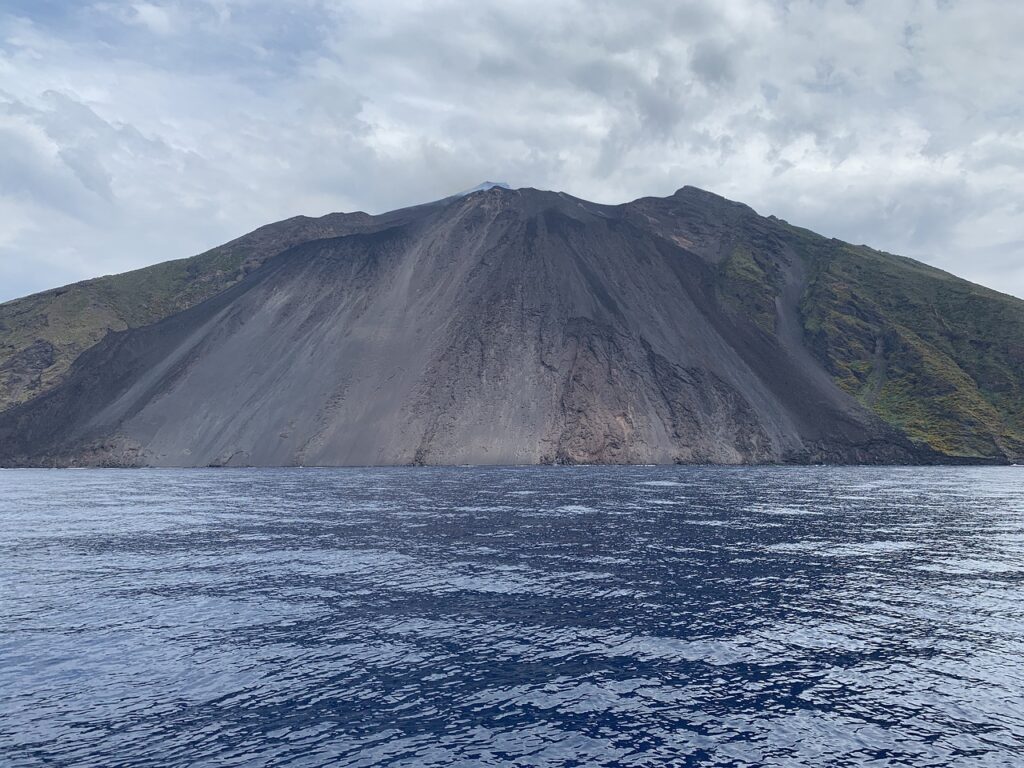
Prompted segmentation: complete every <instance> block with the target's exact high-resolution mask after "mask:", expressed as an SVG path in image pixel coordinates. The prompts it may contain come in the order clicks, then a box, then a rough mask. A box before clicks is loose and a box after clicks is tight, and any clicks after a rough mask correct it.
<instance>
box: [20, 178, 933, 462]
mask: <svg viewBox="0 0 1024 768" xmlns="http://www.w3.org/2000/svg"><path fill="white" fill-rule="evenodd" d="M737 232H742V233H743V237H744V238H746V239H747V240H748V241H753V242H757V243H758V247H759V248H761V249H763V250H764V251H765V252H767V253H770V256H771V259H772V262H773V264H774V265H775V268H776V269H777V273H778V275H779V279H780V285H781V286H782V288H781V290H780V292H779V295H778V298H777V299H776V301H775V312H776V318H775V332H774V333H765V332H764V330H763V329H762V328H761V327H759V326H758V325H757V324H756V323H755V322H753V321H752V320H750V319H749V318H745V317H743V316H742V315H738V314H737V313H729V312H725V311H722V309H721V307H720V306H719V302H718V299H717V298H716V289H715V285H716V282H715V281H716V277H715V275H716V274H717V273H718V264H719V262H720V261H721V260H722V259H723V258H724V254H727V253H728V252H729V250H730V248H732V247H733V246H732V243H733V241H734V240H735V239H736V236H737V235H736V233H737ZM804 270H805V266H804V264H803V263H802V261H801V259H800V258H799V257H798V256H796V255H795V254H794V253H793V252H791V251H790V250H789V249H788V248H787V246H786V242H785V239H784V238H783V237H781V236H779V235H778V234H777V233H776V231H775V225H774V224H773V222H772V221H771V220H770V219H764V218H761V217H759V216H757V215H756V214H755V213H754V212H753V211H752V210H751V209H749V208H747V207H746V206H743V205H741V204H738V203H732V202H729V201H726V200H724V199H723V198H719V197H717V196H714V195H711V194H709V193H706V192H701V191H699V190H695V189H692V188H684V189H682V190H680V191H679V192H677V193H676V194H675V195H674V196H672V197H670V198H665V199H655V198H645V199H641V200H637V201H634V202H632V203H628V204H625V205H620V206H602V205H596V204H593V203H589V202H586V201H583V200H579V199H576V198H573V197H570V196H567V195H565V194H561V193H553V192H542V191H537V190H532V189H522V190H509V189H504V188H501V187H495V188H491V189H486V190H482V191H478V192H473V193H471V194H468V195H466V196H463V197H455V198H448V199H446V200H442V201H439V202H437V203H433V204H429V205H425V206H419V207H417V208H412V209H406V210H405V211H403V212H397V213H392V214H389V215H388V216H387V217H381V225H380V226H379V227H378V228H375V229H373V230H371V231H365V232H358V233H354V234H349V235H346V236H342V237H337V238H331V239H325V240H317V241H315V242H310V243H305V244H300V245H298V246H296V247H293V248H291V249H289V250H287V251H285V252H284V253H282V254H280V255H279V256H277V257H275V258H272V259H270V260H269V261H268V262H267V263H265V264H264V265H263V266H262V267H260V268H259V269H257V270H256V271H254V272H253V273H251V274H250V275H248V277H246V278H245V279H244V280H243V281H242V282H241V283H239V284H237V285H235V286H233V287H232V288H230V289H229V290H227V291H225V292H224V293H222V294H220V295H217V296H215V297H213V298H211V299H209V300H208V301H206V302H204V303H202V304H199V305H198V306H195V307H193V308H191V309H189V310H186V311H184V312H181V313H178V314H175V315H172V316H171V317H169V318H167V319H166V320H164V321H162V322H159V323H157V324H155V325H151V326H148V327H144V328H139V329H134V330H128V331H124V332H117V333H111V334H109V335H108V336H107V338H106V339H104V340H103V341H102V342H101V343H99V344H98V345H96V346H95V347H93V348H91V349H89V350H88V351H87V352H85V353H84V354H83V355H82V356H81V357H80V358H79V360H78V361H77V362H76V363H75V365H74V367H73V368H72V370H71V372H70V375H69V377H68V379H67V381H66V382H65V383H64V384H62V385H61V386H60V387H58V388H57V389H55V390H54V391H52V392H50V393H48V394H46V395H43V396H40V397H39V398H37V399H35V400H33V401H31V402H29V403H27V404H26V405H24V406H19V407H17V408H14V409H11V410H9V411H7V412H5V413H3V414H2V415H0V463H3V464H8V465H11V464H15V465H25V464H28V465H32V464H57V465H68V464H79V465H117V466H122V465H123V466H132V465H151V466H206V465H231V466H239V465H255V466H271V465H307V466H312V465H366V464H413V463H424V464H461V463H495V464H523V463H543V462H564V463H581V462H608V463H672V462H686V463H690V462H716V463H752V462H776V461H790V462H812V461H843V462H883V461H884V462H888V461H894V462H904V461H919V460H927V459H928V458H929V457H928V456H924V455H923V454H922V453H921V451H922V449H921V448H919V447H916V446H913V445H911V444H910V443H909V442H908V441H907V440H906V439H905V438H904V437H902V436H901V435H900V434H898V433H897V432H896V431H894V430H893V429H892V428H890V427H889V426H887V425H886V424H884V423H883V422H882V421H880V420H879V419H878V418H877V417H876V416H874V415H873V414H872V413H870V412H869V411H868V410H866V409H865V408H863V407H862V406H860V405H859V404H858V403H857V401H856V400H854V399H853V398H852V397H850V396H849V395H847V394H845V393H844V392H842V391H841V390H840V389H839V388H838V387H837V386H836V385H835V384H834V383H833V381H832V380H831V378H830V377H829V375H828V374H827V373H826V372H825V371H824V370H823V368H822V367H821V366H820V365H819V364H818V363H817V362H816V361H815V360H814V359H813V358H812V357H811V355H810V354H809V353H808V352H807V350H806V349H805V347H804V344H803V341H802V332H801V326H800V319H799V316H798V304H799V300H800V296H801V292H802V286H803V283H804V280H805V276H804Z"/></svg>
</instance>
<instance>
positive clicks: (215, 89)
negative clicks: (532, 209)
mask: <svg viewBox="0 0 1024 768" xmlns="http://www.w3.org/2000/svg"><path fill="white" fill-rule="evenodd" d="M1022 37H1024V7H1018V6H1017V5H1016V4H1012V3H1003V2H999V1H998V0H991V1H986V0H970V2H967V0H961V2H932V1H931V0H887V1H886V2H882V0H863V1H862V2H858V3H838V2H837V3H822V2H813V1H812V0H788V1H786V2H783V1H782V0H714V1H712V0H682V1H680V0H652V1H651V2H647V3H642V4H624V3H619V2H613V0H592V1H591V2H582V0H562V1H561V2H555V3H551V2H539V0H523V1H522V2H517V3H499V2H490V1H485V2H479V3H464V2H455V1H454V0H437V1H436V2H431V3H421V2H412V1H410V2H399V1H397V0H396V2H389V3H379V2H370V0H351V1H350V2H341V1H340V0H339V1H332V0H294V1H293V2H289V3H277V2H272V1H271V0H195V1H194V2H187V1H186V0H129V1H119V0H107V1H106V2H93V3H91V4H88V3H82V4H78V3H46V2H38V1H34V2H27V1H24V0H11V2H9V3H5V6H4V10H3V11H0V221H2V223H3V226H2V227H0V300H3V299H6V298H11V297H13V296H17V295H21V294H24V293H27V292H29V291H34V290H39V289H42V288H45V287H49V286H52V285H56V284H60V283H64V282H68V281H71V280H75V279H80V278H83V277H88V276H92V275H96V274H104V273H109V272H114V271H120V270H124V269H129V268H132V267H136V266H142V265H145V264H149V263H154V262H156V261H160V260H165V259H169V258H178V257H181V256H186V255H190V254H192V253H196V252H198V251H201V250H204V249H205V248H207V247H210V246H212V245H215V244H218V243H220V242H223V241H225V240H227V239H230V238H231V237H234V236H236V235H238V234H240V233H242V232H245V231H247V230H249V229H252V228H254V227H256V226H258V225H260V224H263V223H266V222H268V221H272V220H276V219H280V218H284V217H286V216H290V215H294V214H296V213H305V214H309V215H317V214H322V213H326V212H328V211H334V210H354V209H363V210H368V211H371V212H372V211H382V210H387V209H390V208H394V207H398V206H401V205H408V204H412V203H416V202H421V201H423V200H428V199H433V198H437V197H441V196H444V195H447V194H449V193H451V192H453V191H455V190H459V189H464V188H468V187H471V186H473V185H474V184H476V183H477V182H479V181H481V180H483V179H485V178H500V179H503V180H507V181H509V182H510V183H512V184H514V185H518V186H536V187H542V188H553V189H562V190H565V191H568V192H570V193H573V194H576V195H580V196H582V197H587V198H590V199H595V200H599V201H606V202H621V201H624V200H628V199H631V198H634V197H638V196H641V195H648V194H659V195H660V194H669V193H671V192H672V191H674V190H675V189H676V188H678V187H680V186H682V185H684V184H694V185H697V186H702V187H705V188H708V189H711V190H714V191H716V192H719V193H721V194H724V195H727V196H729V197H733V198H735V199H739V200H742V201H744V202H747V203H749V204H751V205H752V206H754V207H755V208H757V209H758V210H759V211H761V212H762V213H774V214H776V215H778V216H781V217H783V218H786V219H788V220H790V221H793V222H795V223H799V224H801V225H804V226H807V227H809V228H812V229H815V230H817V231H820V232H822V233H823V234H827V235H830V236H836V237H840V238H843V239H846V240H850V241H853V242H857V243H861V242H863V243H868V244H870V245H873V246H875V247H878V248H882V249H885V250H888V251H892V252H896V253H902V254H905V255H910V256H915V257H918V258H921V259H923V260H925V261H929V262H930V263H933V264H936V265H937V266H940V267H943V268H946V269H950V270H952V271H954V272H957V273H958V274H961V275H963V276H965V277H968V278H970V279H974V280H977V281H979V282H983V283H986V284H988V285H992V286H993V287H996V288H999V289H1001V290H1005V291H1009V292H1012V293H1016V294H1018V295H1024V267H1022V266H1021V265H1024V209H1022V203H1021V200H1020V193H1019V190H1020V189H1022V188H1024V129H1022V128H1021V126H1022V125H1024V122H1022V119H1021V118H1022V110H1024V96H1022V92H1021V89H1020V82H1019V81H1020V77H1019V75H1018V74H1017V73H1019V72H1022V71H1024V49H1022V47H1021V46H1019V44H1018V41H1019V40H1020V39H1021V38H1022Z"/></svg>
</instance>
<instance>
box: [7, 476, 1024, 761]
mask: <svg viewBox="0 0 1024 768" xmlns="http://www.w3.org/2000/svg"><path fill="white" fill-rule="evenodd" d="M0 762H2V764H3V765H5V766H7V765H10V766H36V765H39V766H42V765H49V766H59V765H75V766H117V765H131V766H195V765H220V766H228V765H230V766H271V765H272V766H321V765H332V766H371V765H389V766H421V765H431V766H478V765H523V766H570V765H580V766H598V765H631V766H634V765H635V766H657V765H673V766H675V765H709V766H710V765H715V766H753V765H778V766H791V765H792V766H802V765H807V766H886V765H911V766H1021V765H1024V470H1018V469H1013V468H1003V469H830V468H806V469H801V468H786V469H698V468H618V469H609V468H542V469H393V470H338V471H328V470H275V471H241V470H239V471H161V472H150V471H129V472H120V471H105V472H84V471H80V472H75V471H71V472H45V471H25V472H22V471H8V472H0Z"/></svg>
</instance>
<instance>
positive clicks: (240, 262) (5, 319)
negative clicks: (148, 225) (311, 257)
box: [0, 214, 365, 411]
mask: <svg viewBox="0 0 1024 768" xmlns="http://www.w3.org/2000/svg"><path fill="white" fill-rule="evenodd" d="M363 217H365V214H351V215H343V214H337V215H333V216H328V217H324V218H322V219H310V218H308V217H305V216H297V217H295V218H292V219H287V220H285V221H281V222H278V223H276V224H270V225H267V226H265V227H261V228H259V229H257V230H255V231H254V232H251V233H249V234H248V235H244V236H243V237H240V238H238V239H237V240H233V241H231V242H230V243H226V244H225V245H222V246H219V247H217V248H214V249H212V250H210V251H207V252H206V253H202V254H200V255H198V256H194V257H192V258H187V259H179V260H177V261H169V262H165V263H163V264H156V265H154V266H152V267H146V268H145V269H138V270H135V271H132V272H127V273H124V274H120V275H111V276H107V277H100V278H96V279H93V280H85V281H83V282H80V283H75V284H73V285H68V286H65V287H63V288H57V289H55V290H50V291H44V292H42V293H37V294H34V295H32V296H27V297H25V298H23V299H16V300H14V301H8V302H6V303H3V304H0V411H3V410H6V409H7V408H10V407H11V406H14V405H17V404H19V403H23V402H26V401H28V400H31V399H32V398H33V397H35V396H36V395H39V394H41V393H43V392H46V391H47V390H49V389H51V388H52V387H54V386H56V385H57V384H58V383H60V381H62V380H63V378H64V376H65V374H66V373H67V371H68V369H69V368H70V366H71V364H72V363H73V362H74V361H75V359H76V358H77V357H78V356H79V355H80V354H81V353H82V352H83V351H85V350H86V349H88V348H89V347H91V346H93V345H94V344H96V343H97V342H99V341H100V340H101V339H102V338H103V337H104V336H106V334H107V333H108V332H109V331H111V330H114V331H122V330H125V329H126V328H136V327H140V326H144V325H149V324H151V323H155V322H157V321H159V320H161V319H163V318H165V317H168V316H169V315H172V314H174V313H175V312H180V311H181V310H183V309H187V308H189V307H191V306H194V305H195V304H198V303H199V302H201V301H205V300H206V299H208V298H210V297H211V296H214V295H216V294H218V293H220V292H221V291H224V290H226V289H227V288H229V287H231V286H232V285H234V284H235V283H237V282H238V281H239V280H241V279H242V278H243V277H244V276H245V275H246V274H248V273H249V272H251V271H252V270H254V269H256V268H257V267H259V266H260V265H261V264H262V263H263V262H264V261H265V260H266V259H267V258H269V257H270V256H273V255H275V254H277V253H280V252H281V251H282V250H284V249H286V248H288V247H290V246H292V245H295V244H298V243H300V242H305V241H308V240H310V239H316V238H318V237H330V236H333V235H336V234H341V233H343V232H345V231H347V230H348V229H349V228H350V227H351V226H352V225H353V223H358V222H359V221H361V220H362V218H363Z"/></svg>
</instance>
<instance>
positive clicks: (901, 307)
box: [793, 228, 1024, 461]
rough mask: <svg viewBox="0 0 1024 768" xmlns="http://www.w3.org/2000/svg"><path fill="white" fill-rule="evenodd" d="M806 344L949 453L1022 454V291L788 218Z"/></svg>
mask: <svg viewBox="0 0 1024 768" xmlns="http://www.w3.org/2000/svg"><path fill="white" fill-rule="evenodd" d="M793 232H794V234H795V235H796V236H797V242H798V243H799V248H800V251H801V253H803V254H804V255H805V257H806V259H807V262H808V265H809V268H810V277H809V281H808V285H807V288H806V291H805V294H804V298H803V301H802V304H801V312H802V315H803V322H804V328H805V331H806V338H807V342H808V344H809V346H810V347H811V349H812V350H813V351H814V353H815V354H816V355H817V356H818V358H819V359H820V360H821V361H822V362H823V363H824V364H825V366H826V368H827V369H828V371H829V372H830V373H831V374H832V376H833V377H834V378H835V380H836V382H837V383H838V384H839V386H841V387H842V388H843V389H844V390H846V391H847V392H849V393H851V394H852V395H854V396H856V397H857V398H858V399H859V400H860V401H861V402H862V403H863V404H865V405H866V406H868V407H870V408H871V409H872V410H874V411H875V413H877V414H878V415H879V416H881V417H882V418H883V419H885V420H886V421H887V422H889V423H890V424H893V425H895V426H897V427H899V428H900V429H902V430H903V431H904V432H905V433H906V434H907V435H908V436H909V437H910V438H911V439H912V440H914V441H916V442H920V443H923V444H925V445H928V446H929V447H931V448H933V449H934V450H937V451H939V452H941V453H944V454H946V455H948V456H952V457H957V458H965V459H1005V460H1011V461H1013V460H1018V459H1019V458H1021V457H1022V456H1024V301H1021V300H1019V299H1016V298H1013V297H1012V296H1007V295H1004V294H1000V293H998V292H996V291H992V290H989V289H987V288H983V287H981V286H978V285H974V284H972V283H969V282H967V281H965V280H961V279H960V278H957V277H955V276H953V275H950V274H948V273H946V272H943V271H941V270H938V269H935V268H933V267H929V266H927V265H925V264H921V263H920V262H917V261H914V260H912V259H907V258H903V257H899V256H894V255H892V254H888V253H881V252H879V251H875V250H872V249H870V248H867V247H865V246H853V245H849V244H846V243H842V242H840V241H838V240H825V239H824V238H821V237H819V236H817V235H814V234H812V233H809V232H807V231H805V230H799V229H797V228H793Z"/></svg>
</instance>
